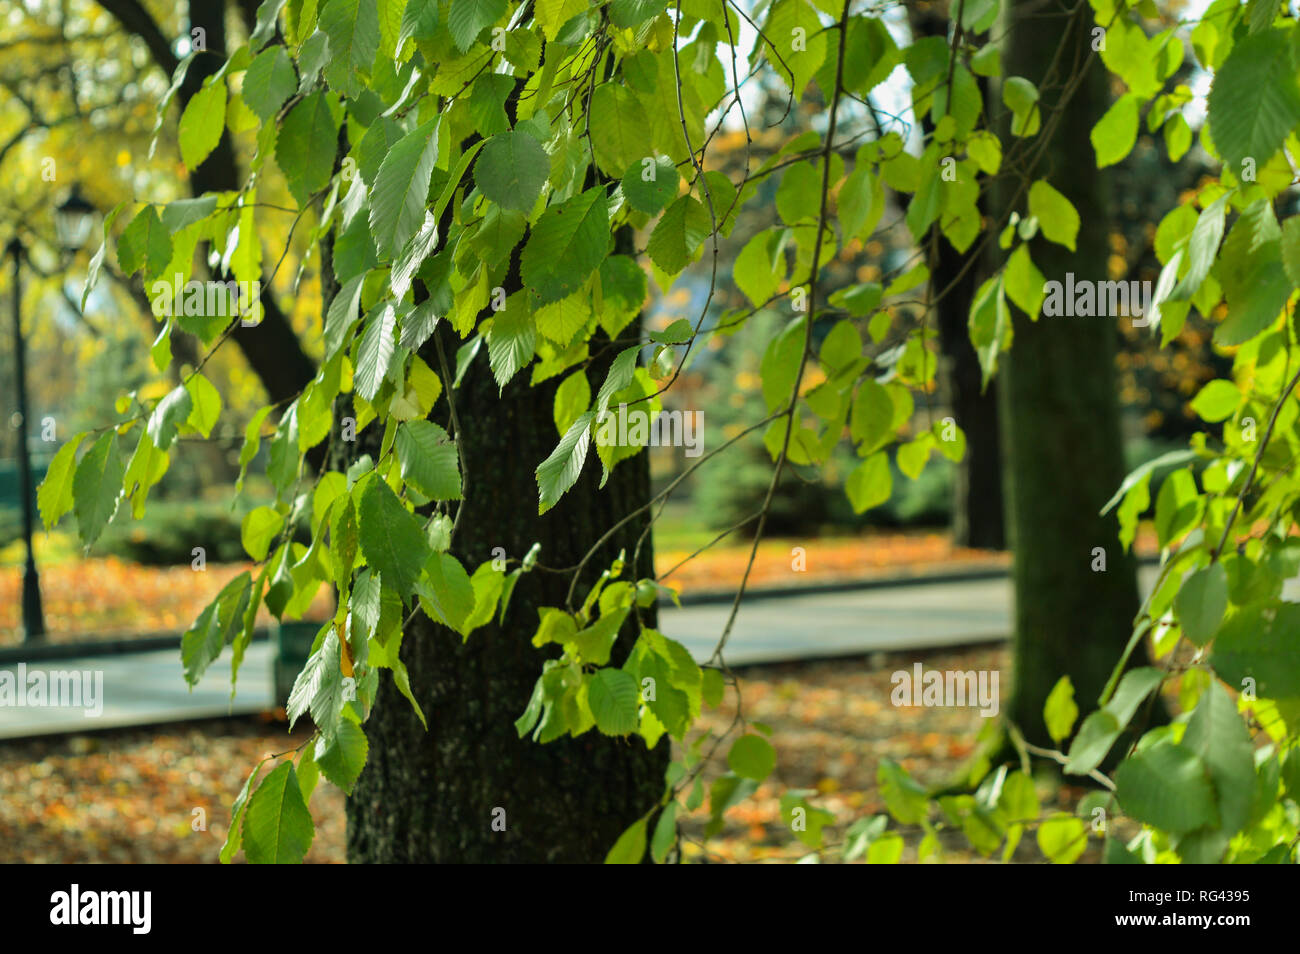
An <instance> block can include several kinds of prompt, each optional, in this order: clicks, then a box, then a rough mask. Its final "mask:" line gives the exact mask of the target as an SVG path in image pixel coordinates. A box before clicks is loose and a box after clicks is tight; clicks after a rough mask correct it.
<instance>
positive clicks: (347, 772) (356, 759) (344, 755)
mask: <svg viewBox="0 0 1300 954" xmlns="http://www.w3.org/2000/svg"><path fill="white" fill-rule="evenodd" d="M316 749H317V752H316V763H317V764H318V765H319V766H320V770H321V772H323V773H324V775H325V777H326V778H327V779H329V780H330V781H331V782H333V783H334V784H335V785H337V786H338V787H339V788H341V789H342V790H343V793H344V794H345V795H351V794H352V787H353V786H354V785H356V783H357V778H358V777H359V776H360V775H361V770H362V769H363V768H365V765H366V755H367V753H368V752H369V751H370V743H369V742H367V741H366V734H365V732H363V731H362V729H361V726H359V725H357V724H356V723H355V722H353V721H352V720H351V719H346V718H345V719H343V720H341V721H340V722H339V728H338V732H337V733H335V735H334V738H333V739H332V740H330V741H329V742H328V744H326V740H325V739H324V738H322V739H321V740H320V741H319V742H317V743H316Z"/></svg>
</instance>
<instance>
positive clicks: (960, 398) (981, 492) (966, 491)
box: [907, 2, 1006, 550]
mask: <svg viewBox="0 0 1300 954" xmlns="http://www.w3.org/2000/svg"><path fill="white" fill-rule="evenodd" d="M956 9H957V8H956V4H955V3H954V2H949V3H948V4H947V9H946V10H942V9H940V8H939V7H938V5H936V4H933V3H931V4H925V5H916V6H909V7H908V10H907V13H908V21H909V23H910V24H911V27H912V32H913V35H915V36H917V37H922V36H941V37H945V38H946V37H947V36H948V29H949V24H950V22H951V21H950V16H951V15H952V14H954V13H956ZM987 85H988V84H987V83H986V82H985V81H984V79H983V78H982V77H980V78H979V88H980V92H981V94H983V95H984V100H985V102H986V103H987V102H988V95H987V93H986V87H987ZM923 124H924V128H925V131H926V132H927V133H931V132H933V131H934V123H933V122H932V120H931V118H930V117H929V116H928V115H927V116H926V118H925V120H924V123H923ZM981 204H982V203H981ZM966 262H967V255H966V254H963V253H961V252H958V251H957V250H956V249H955V248H953V247H952V246H951V245H949V244H948V240H947V239H946V238H943V237H942V236H941V237H940V238H939V241H938V243H937V254H936V255H935V256H934V260H933V261H930V262H929V266H930V275H931V279H930V287H931V288H933V289H934V290H935V294H938V293H939V292H942V291H943V290H944V289H946V288H948V286H949V285H951V284H952V283H953V281H954V280H955V279H957V276H958V275H961V279H960V280H958V281H957V283H956V284H955V285H953V287H952V289H951V291H949V292H948V293H947V294H946V295H945V296H944V297H943V298H942V299H940V300H939V301H938V303H937V304H936V305H935V317H936V323H937V325H938V328H939V349H940V351H941V352H942V354H943V361H942V363H941V365H940V368H941V370H942V372H943V374H944V375H945V376H946V378H947V384H948V391H949V394H950V395H951V398H952V413H953V417H954V418H956V420H957V426H958V427H960V428H961V429H962V431H963V432H964V433H965V435H966V456H965V457H963V458H962V461H961V463H960V464H959V465H958V466H957V469H956V480H955V481H954V485H953V508H952V535H953V542H954V543H956V544H958V545H959V546H964V547H979V548H981V549H986V550H1002V549H1005V547H1006V514H1005V510H1004V508H1003V502H1002V449H1001V442H1002V437H1001V428H1000V427H999V423H998V399H997V390H998V387H997V381H996V380H993V381H990V382H989V386H988V389H987V390H981V388H980V384H981V381H982V377H983V375H982V373H981V371H980V362H979V356H978V355H977V354H976V353H975V348H974V347H973V346H972V345H971V343H970V332H969V330H968V325H969V318H970V306H971V302H972V301H974V299H975V292H976V290H977V289H978V287H979V281H980V279H982V278H984V277H986V275H987V272H983V273H981V269H980V268H979V267H978V266H974V267H971V268H968V269H967V270H966V272H965V274H962V268H963V267H965V265H966Z"/></svg>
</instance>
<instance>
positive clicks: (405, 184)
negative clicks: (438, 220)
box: [370, 118, 439, 258]
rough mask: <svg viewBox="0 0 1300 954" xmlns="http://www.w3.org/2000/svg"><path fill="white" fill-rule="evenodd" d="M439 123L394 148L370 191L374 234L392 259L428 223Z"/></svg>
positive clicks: (381, 249) (433, 121) (382, 251)
mask: <svg viewBox="0 0 1300 954" xmlns="http://www.w3.org/2000/svg"><path fill="white" fill-rule="evenodd" d="M438 135H439V120H438V119H436V118H435V119H431V120H429V121H428V122H427V123H425V124H424V125H423V126H420V127H419V128H417V129H416V130H415V131H414V132H411V133H408V134H407V135H406V136H403V137H402V139H401V140H400V141H399V142H398V143H397V145H395V146H393V147H392V148H391V149H390V150H389V151H388V155H386V156H385V157H384V161H383V162H382V163H381V164H380V166H379V172H378V173H376V174H375V184H374V188H372V189H371V190H370V233H371V234H372V235H373V236H374V238H375V247H376V248H377V249H378V250H379V254H380V255H383V256H386V257H389V258H392V257H394V256H396V255H397V253H398V252H400V251H401V249H402V247H403V246H404V245H405V244H406V243H407V242H408V241H410V239H411V236H413V235H415V233H416V231H417V230H418V229H419V227H420V223H421V222H423V221H424V214H425V203H426V202H427V201H428V196H429V179H430V177H431V176H432V174H433V166H434V162H435V161H436V160H437V158H438Z"/></svg>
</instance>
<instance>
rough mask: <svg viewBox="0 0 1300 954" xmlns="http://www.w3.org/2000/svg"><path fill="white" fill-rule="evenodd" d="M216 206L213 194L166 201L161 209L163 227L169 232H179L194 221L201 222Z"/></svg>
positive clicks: (215, 198)
mask: <svg viewBox="0 0 1300 954" xmlns="http://www.w3.org/2000/svg"><path fill="white" fill-rule="evenodd" d="M216 207H217V197H216V196H215V195H205V196H200V197H199V198H197V199H177V200H176V201H174V202H168V203H167V205H166V206H165V207H164V208H163V210H162V224H163V227H164V228H165V229H166V230H167V231H168V232H171V233H176V232H179V231H180V230H181V229H183V228H185V227H187V226H190V225H193V224H194V223H195V222H202V221H203V220H204V219H206V218H207V217H208V216H209V215H211V214H212V211H213V210H214V209H215V208H216Z"/></svg>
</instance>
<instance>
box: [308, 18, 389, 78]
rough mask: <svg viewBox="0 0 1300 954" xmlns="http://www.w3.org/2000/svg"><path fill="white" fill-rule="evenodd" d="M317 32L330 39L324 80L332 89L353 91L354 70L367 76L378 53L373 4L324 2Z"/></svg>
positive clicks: (377, 28)
mask: <svg viewBox="0 0 1300 954" xmlns="http://www.w3.org/2000/svg"><path fill="white" fill-rule="evenodd" d="M318 25H319V28H320V31H321V32H322V33H324V34H325V35H326V36H328V37H329V39H330V46H329V50H330V58H329V63H328V64H327V65H326V67H325V78H326V79H328V80H329V83H330V86H332V87H334V88H335V89H339V90H343V91H344V92H349V91H351V90H353V89H355V88H356V86H357V84H356V82H355V80H354V79H353V72H354V71H355V70H362V71H364V72H369V70H370V67H371V65H372V64H373V63H374V62H375V54H376V53H378V52H379V11H378V8H377V6H376V3H375V0H327V2H326V3H325V5H324V7H323V8H322V9H321V11H320V21H319V24H318Z"/></svg>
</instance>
